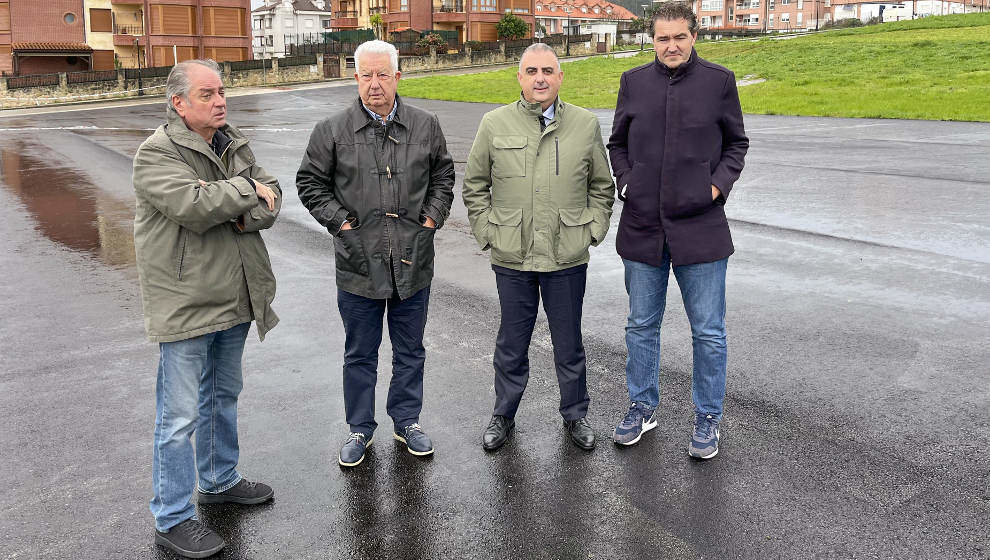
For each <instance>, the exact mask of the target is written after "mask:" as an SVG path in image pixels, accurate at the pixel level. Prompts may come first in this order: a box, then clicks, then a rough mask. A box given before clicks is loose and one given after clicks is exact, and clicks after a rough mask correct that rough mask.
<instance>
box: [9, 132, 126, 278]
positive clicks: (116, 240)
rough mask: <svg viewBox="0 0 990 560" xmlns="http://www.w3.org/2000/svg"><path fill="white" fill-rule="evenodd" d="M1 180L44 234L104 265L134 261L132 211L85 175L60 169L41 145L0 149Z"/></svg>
mask: <svg viewBox="0 0 990 560" xmlns="http://www.w3.org/2000/svg"><path fill="white" fill-rule="evenodd" d="M0 184H2V185H3V187H4V189H6V190H7V191H8V192H11V193H13V194H15V195H16V196H17V197H18V199H19V200H20V201H21V203H22V204H24V206H25V208H26V209H27V211H28V212H29V213H30V214H31V216H32V217H33V218H34V220H35V221H36V223H37V229H38V231H40V232H41V233H42V234H44V235H45V237H47V238H49V239H51V240H52V241H55V242H56V243H59V244H60V245H62V246H64V247H67V248H69V249H71V250H74V251H80V252H86V253H90V254H92V255H94V256H95V257H96V258H98V259H99V260H100V261H101V262H103V263H104V264H107V265H110V266H115V267H126V266H132V265H133V264H134V235H133V231H134V230H133V218H134V212H133V210H132V209H131V207H130V206H129V205H128V204H126V203H124V202H122V201H120V200H117V199H115V198H113V197H110V196H109V195H106V194H105V193H103V192H102V191H101V190H100V189H99V188H97V187H96V186H94V185H93V184H92V183H90V182H89V180H88V179H87V178H86V177H85V176H84V175H80V174H79V173H76V172H75V171H73V170H72V169H69V168H66V167H61V166H59V165H58V162H57V161H56V160H55V158H54V157H51V155H50V154H46V153H45V151H44V149H43V148H42V147H41V146H37V145H32V144H30V143H27V142H23V141H14V142H10V143H9V144H7V145H5V146H3V147H0Z"/></svg>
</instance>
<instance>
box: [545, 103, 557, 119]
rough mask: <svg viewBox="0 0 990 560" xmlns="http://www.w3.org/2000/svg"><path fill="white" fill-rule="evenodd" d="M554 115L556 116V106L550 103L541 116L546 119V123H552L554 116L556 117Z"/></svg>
mask: <svg viewBox="0 0 990 560" xmlns="http://www.w3.org/2000/svg"><path fill="white" fill-rule="evenodd" d="M556 114H557V104H556V103H551V104H550V106H549V107H547V110H546V111H543V116H544V117H545V118H546V119H547V122H550V121H552V120H553V117H554V115H556Z"/></svg>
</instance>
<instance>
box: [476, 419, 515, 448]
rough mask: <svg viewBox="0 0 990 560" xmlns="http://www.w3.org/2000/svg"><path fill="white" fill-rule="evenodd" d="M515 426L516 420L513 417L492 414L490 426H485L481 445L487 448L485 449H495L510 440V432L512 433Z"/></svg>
mask: <svg viewBox="0 0 990 560" xmlns="http://www.w3.org/2000/svg"><path fill="white" fill-rule="evenodd" d="M515 427H516V421H515V420H513V419H512V418H506V417H505V416H498V415H495V416H492V421H491V422H489V423H488V427H487V428H485V433H484V435H483V436H482V437H481V445H482V446H483V447H484V448H485V451H495V450H496V449H498V448H499V447H502V445H503V444H505V442H506V441H508V439H509V434H511V433H512V428H515Z"/></svg>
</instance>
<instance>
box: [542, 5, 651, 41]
mask: <svg viewBox="0 0 990 560" xmlns="http://www.w3.org/2000/svg"><path fill="white" fill-rule="evenodd" d="M534 13H535V14H536V23H537V24H539V25H541V26H542V27H543V29H544V30H545V31H544V32H545V33H547V34H557V33H566V34H569V35H584V34H588V33H591V34H594V35H598V36H601V37H603V38H604V37H605V36H606V35H607V36H608V38H609V41H608V42H609V43H610V44H613V45H614V44H615V38H616V35H618V34H619V33H620V32H622V31H625V30H626V29H628V27H629V24H630V23H632V20H633V19H634V18H635V17H636V15H635V14H633V13H632V12H630V11H629V10H627V9H626V8H623V7H622V6H619V5H618V4H613V3H611V2H606V1H604V0H536V9H535V12H534Z"/></svg>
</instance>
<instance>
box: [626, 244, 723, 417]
mask: <svg viewBox="0 0 990 560" xmlns="http://www.w3.org/2000/svg"><path fill="white" fill-rule="evenodd" d="M728 262H729V259H728V258H725V259H722V260H719V261H715V262H710V263H700V264H689V265H682V266H674V267H673V269H674V276H675V277H676V278H677V285H678V286H679V287H680V289H681V299H682V300H683V301H684V311H685V312H686V313H687V316H688V321H689V322H690V323H691V338H692V342H693V346H694V371H693V375H692V378H691V399H692V400H693V401H694V408H695V411H696V412H699V413H702V414H711V415H712V416H714V417H715V418H718V419H721V418H722V403H723V401H724V400H725V368H726V361H727V360H726V358H727V351H726V344H725V270H726V265H727V264H728ZM622 263H623V264H624V265H625V269H626V292H627V293H628V294H629V318H628V321H627V322H626V349H627V350H628V355H627V357H626V385H627V386H628V388H629V400H631V401H632V402H639V403H643V404H645V405H646V406H648V407H650V408H656V407H657V405H659V404H660V323H661V321H662V320H663V311H664V306H665V305H666V303H667V279H668V277H669V275H670V268H671V266H670V252H669V250H668V249H667V246H666V245H664V250H663V259H662V261H661V266H659V267H656V266H651V265H648V264H644V263H641V262H636V261H630V260H626V259H623V260H622Z"/></svg>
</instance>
